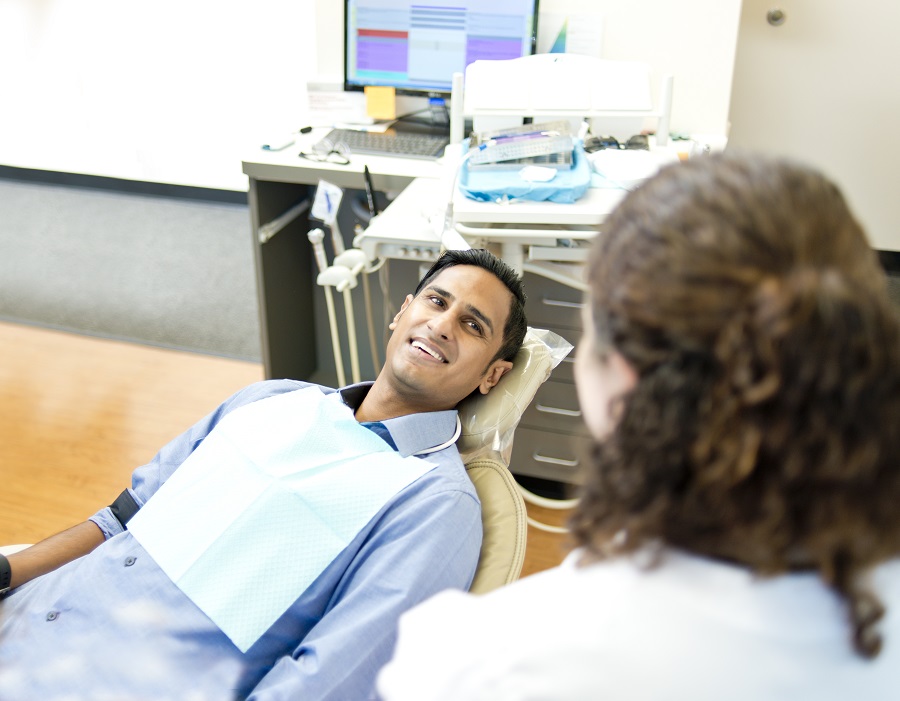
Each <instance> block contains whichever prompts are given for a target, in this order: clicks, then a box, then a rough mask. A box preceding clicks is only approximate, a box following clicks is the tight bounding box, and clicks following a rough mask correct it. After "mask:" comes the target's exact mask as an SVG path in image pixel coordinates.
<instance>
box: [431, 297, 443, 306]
mask: <svg viewBox="0 0 900 701" xmlns="http://www.w3.org/2000/svg"><path fill="white" fill-rule="evenodd" d="M428 299H429V300H430V301H431V303H432V304H436V305H437V306H439V307H443V306H444V300H442V299H441V298H440V297H429V298H428Z"/></svg>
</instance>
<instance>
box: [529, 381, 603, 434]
mask: <svg viewBox="0 0 900 701" xmlns="http://www.w3.org/2000/svg"><path fill="white" fill-rule="evenodd" d="M555 377H556V374H555V373H554V378H555ZM522 424H523V425H524V426H531V427H534V428H539V429H551V430H553V431H557V432H559V433H574V434H578V435H582V436H587V435H590V434H589V433H588V430H587V426H585V424H584V419H582V417H581V408H580V407H579V405H578V393H577V391H576V389H575V385H573V384H569V383H566V382H555V381H554V380H553V379H550V380H548V381H547V382H545V383H544V384H542V385H541V386H540V388H539V389H538V391H537V394H536V395H535V397H534V400H533V401H532V402H531V404H529V406H528V408H527V409H526V410H525V413H524V414H522Z"/></svg>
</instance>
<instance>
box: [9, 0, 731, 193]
mask: <svg viewBox="0 0 900 701" xmlns="http://www.w3.org/2000/svg"><path fill="white" fill-rule="evenodd" d="M541 7H542V11H543V12H546V13H555V14H559V13H576V14H582V13H599V14H601V15H602V17H603V28H604V29H603V31H604V37H603V42H604V46H605V51H604V54H605V56H606V57H608V58H621V59H632V60H644V61H647V62H649V63H650V64H651V66H652V68H653V70H654V79H655V80H658V79H659V77H660V76H662V75H664V74H666V73H670V72H671V73H673V74H674V75H675V93H674V104H673V116H672V128H673V129H674V130H675V131H682V132H686V133H697V132H700V133H708V132H711V133H723V132H724V131H725V128H726V123H727V113H728V99H729V95H730V91H731V72H732V66H733V60H734V50H735V42H736V33H737V25H738V15H739V9H740V0H681V2H677V3H676V2H672V1H671V0H542V2H541ZM342 31H343V15H342V3H341V2H340V1H339V0H254V1H253V2H248V1H246V0H243V1H241V2H237V1H236V0H218V1H216V0H154V2H152V3H151V2H148V0H0V66H2V67H3V68H2V70H0V96H2V98H0V100H2V102H0V164H3V165H12V166H20V167H27V168H38V169H47V170H57V171H65V172H75V173H87V174H93V175H106V176H112V177H118V178H126V179H134V180H147V181H151V182H153V181H156V182H167V183H176V184H184V185H197V186H202V187H214V188H223V189H232V190H244V189H246V178H245V177H244V175H243V174H242V173H241V159H242V157H244V155H245V154H246V153H247V152H248V149H255V148H257V147H258V145H259V143H260V142H261V141H262V140H264V138H265V136H267V135H270V134H272V133H276V132H277V133H280V132H283V131H284V130H289V129H296V128H298V127H299V126H302V123H301V122H303V114H304V106H305V92H304V91H305V84H306V81H307V80H312V79H319V78H322V77H324V78H326V79H334V80H340V78H341V76H342V72H343V68H342V42H341V36H342Z"/></svg>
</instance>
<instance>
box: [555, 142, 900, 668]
mask: <svg viewBox="0 0 900 701" xmlns="http://www.w3.org/2000/svg"><path fill="white" fill-rule="evenodd" d="M589 280H590V290H591V291H590V293H589V296H590V303H591V309H590V311H591V313H592V319H593V322H594V328H595V337H594V345H595V348H597V349H598V352H601V353H602V349H604V348H605V349H609V348H615V349H616V350H617V351H618V352H619V353H620V354H621V355H622V356H623V357H624V358H625V359H626V360H627V361H628V363H629V364H630V365H631V366H632V367H633V368H634V370H635V371H636V373H637V375H638V381H637V384H636V386H635V387H634V389H633V390H632V391H630V392H629V393H628V394H627V395H626V396H624V397H621V398H619V400H618V401H619V402H620V403H621V406H619V407H616V410H617V411H618V412H619V416H620V417H621V418H620V420H619V422H618V424H617V427H616V430H615V431H614V433H613V435H612V436H611V437H610V438H609V439H607V440H605V441H603V442H602V443H599V444H597V445H595V446H594V449H593V460H591V466H592V469H591V470H590V474H588V475H586V476H585V480H586V484H585V485H584V487H583V488H582V492H581V495H580V497H581V498H580V501H579V506H578V507H577V510H576V513H575V515H574V516H573V519H572V532H573V534H574V536H575V539H576V541H577V542H578V544H580V545H582V546H584V547H585V550H586V553H587V557H586V558H585V560H586V561H590V560H591V559H597V558H602V557H608V556H610V555H613V554H620V553H627V552H633V551H636V550H638V549H644V548H646V547H648V546H659V545H661V544H666V545H671V546H674V547H677V548H681V549H684V550H687V551H690V552H693V553H697V554H700V555H704V556H710V557H714V558H722V559H726V560H729V561H733V562H736V563H740V564H742V565H744V566H746V567H748V568H749V569H751V570H752V571H754V572H757V573H759V574H764V575H772V574H778V573H782V572H786V571H790V570H811V571H816V572H818V574H819V576H820V577H821V578H822V580H823V581H824V582H825V583H827V585H828V586H830V587H832V588H833V589H834V590H836V591H837V592H838V593H839V594H840V596H841V597H843V599H844V600H845V601H846V602H847V605H848V610H849V614H850V620H851V624H852V630H853V644H854V647H855V649H856V650H857V651H858V652H859V653H860V654H861V655H863V656H866V657H874V656H875V655H877V654H878V652H879V650H880V648H881V639H880V636H879V635H878V633H877V632H876V630H875V626H874V624H875V623H876V622H877V621H878V619H879V618H880V617H881V616H882V615H883V608H882V606H881V604H880V603H879V601H878V600H877V599H876V597H875V596H874V595H873V594H872V593H871V592H869V591H867V590H866V589H865V587H864V586H863V585H862V583H861V581H860V580H861V575H862V574H863V573H864V571H866V570H867V569H869V568H871V567H872V566H873V565H875V564H877V563H879V562H882V561H884V560H886V559H888V558H890V557H892V556H896V555H897V554H898V553H900V509H898V508H897V504H898V502H900V470H898V469H897V458H898V456H900V449H898V448H900V445H898V443H900V441H898V433H900V323H898V315H897V311H896V309H895V308H894V307H892V306H891V302H890V301H889V299H888V296H887V290H886V281H885V276H884V273H883V271H882V270H881V268H880V266H879V264H878V261H877V258H876V255H875V253H874V252H873V251H872V250H871V248H870V247H869V245H868V243H867V241H866V237H865V234H864V233H863V231H862V229H861V227H860V226H859V224H858V223H857V222H856V220H855V219H854V217H853V216H852V214H851V213H850V211H849V209H848V207H847V204H846V203H845V201H844V198H843V197H842V196H841V194H840V192H839V190H838V188H837V187H836V186H835V185H834V184H832V183H831V182H829V181H828V180H827V179H825V178H824V177H823V176H822V175H820V174H819V173H817V172H815V171H812V170H810V169H808V168H805V167H801V166H799V165H796V164H791V163H788V162H785V161H776V160H770V159H766V158H762V157H758V156H746V155H738V156H734V155H724V154H719V155H714V156H709V157H702V158H698V159H694V160H692V161H688V162H686V163H682V164H675V165H673V166H670V167H668V168H666V169H664V170H663V171H661V172H660V173H659V174H658V175H657V176H656V177H655V178H652V179H650V180H649V181H647V182H646V183H645V184H644V185H643V186H641V187H639V188H638V189H637V190H635V191H633V192H631V193H629V195H628V196H627V197H626V198H625V200H624V201H623V203H622V204H621V205H620V206H619V207H618V208H617V210H616V211H615V212H614V213H613V214H612V215H611V217H610V218H609V219H608V220H607V222H606V224H605V225H604V228H603V231H602V233H601V234H600V235H599V236H598V239H597V242H596V245H595V246H594V249H593V251H592V258H591V260H590V263H589Z"/></svg>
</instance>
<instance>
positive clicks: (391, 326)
mask: <svg viewBox="0 0 900 701" xmlns="http://www.w3.org/2000/svg"><path fill="white" fill-rule="evenodd" d="M412 301H413V296H412V295H406V299H405V300H403V304H401V305H400V311H399V312H397V313H396V314H395V315H394V320H393V321H392V322H391V323H390V324H388V328H389V329H390V330H391V331H393V330H394V329H396V328H397V319H399V318H400V315H401V314H402V313H403V312H405V311H406V308H407V307H408V306H409V303H410V302H412Z"/></svg>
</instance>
